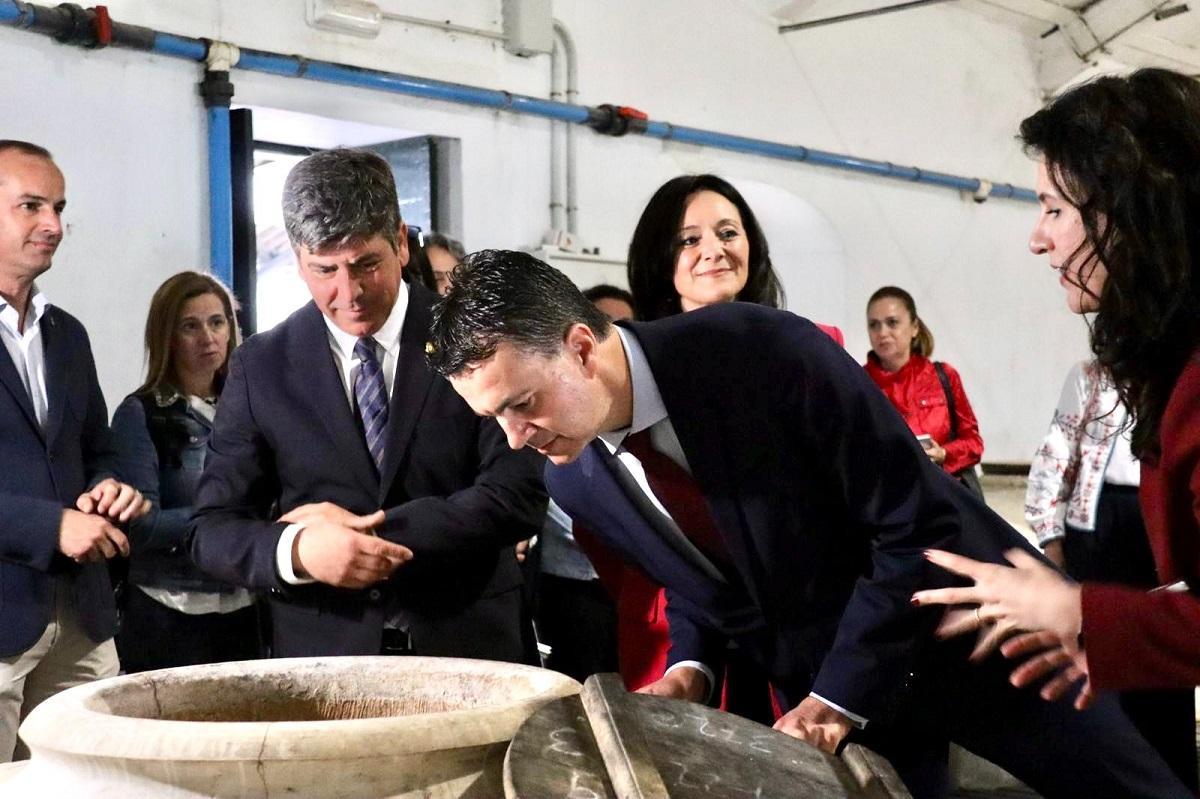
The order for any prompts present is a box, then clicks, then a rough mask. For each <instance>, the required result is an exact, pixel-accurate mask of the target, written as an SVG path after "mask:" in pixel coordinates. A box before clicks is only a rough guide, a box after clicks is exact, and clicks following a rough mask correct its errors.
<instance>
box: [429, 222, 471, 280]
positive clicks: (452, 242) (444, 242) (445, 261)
mask: <svg viewBox="0 0 1200 799" xmlns="http://www.w3.org/2000/svg"><path fill="white" fill-rule="evenodd" d="M425 254H426V255H427V256H428V257H429V263H430V264H431V265H432V267H433V280H434V285H433V286H432V287H431V288H433V289H434V291H436V292H437V293H438V294H445V293H446V292H447V291H448V290H449V288H450V275H451V273H452V272H454V267H456V266H458V265H459V263H460V262H462V259H463V258H466V257H467V251H466V250H465V249H463V246H462V243H461V242H460V241H459V240H458V239H452V238H450V237H449V236H447V235H445V234H443V233H430V234H429V235H427V236H426V237H425Z"/></svg>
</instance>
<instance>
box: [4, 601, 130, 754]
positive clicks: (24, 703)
mask: <svg viewBox="0 0 1200 799" xmlns="http://www.w3.org/2000/svg"><path fill="white" fill-rule="evenodd" d="M118 669H119V665H118V663H117V648H116V646H114V645H113V641H112V639H111V638H110V639H108V640H107V641H104V642H103V643H99V644H97V643H96V642H95V641H93V640H91V639H90V638H88V637H87V635H86V634H85V633H84V631H83V628H82V627H80V625H79V620H78V618H77V616H76V614H75V608H74V607H73V605H72V603H71V583H70V580H69V579H67V578H65V577H60V578H58V580H57V581H56V582H55V586H54V613H53V615H52V616H51V618H50V623H49V624H48V625H46V629H45V631H44V632H43V633H42V637H41V638H39V639H38V640H37V643H35V644H34V645H33V646H31V647H30V648H29V649H27V650H25V651H24V652H22V653H21V654H19V655H13V656H12V657H8V658H0V763H7V762H9V761H10V760H25V759H27V758H28V757H29V750H28V749H26V747H25V744H24V743H22V742H20V741H19V740H18V739H17V727H18V726H20V724H21V722H22V721H23V720H24V719H25V717H26V716H27V715H29V711H31V710H33V709H34V708H35V707H37V706H38V705H39V704H41V703H42V702H43V701H45V700H46V699H49V698H50V697H51V696H53V695H54V694H56V693H58V692H59V691H62V690H64V689H66V688H70V687H71V686H73V685H81V684H82V683H85V682H90V681H91V680H96V679H99V678H101V677H113V676H116V674H117V671H118Z"/></svg>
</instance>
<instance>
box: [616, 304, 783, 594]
mask: <svg viewBox="0 0 1200 799" xmlns="http://www.w3.org/2000/svg"><path fill="white" fill-rule="evenodd" d="M629 327H630V329H631V330H632V332H633V333H634V335H635V336H637V339H638V341H639V342H640V343H641V345H642V349H643V351H644V352H645V353H646V359H647V361H648V362H649V364H650V371H651V372H652V373H653V375H654V381H655V383H656V385H657V386H658V391H659V394H661V395H662V399H663V404H664V405H665V406H666V408H667V416H668V418H669V419H670V420H671V425H672V426H673V427H674V428H675V435H676V436H677V437H678V438H679V445H680V446H681V447H682V448H683V454H684V457H686V458H687V462H688V466H689V467H690V468H691V471H692V477H693V479H695V480H696V482H697V484H699V486H700V490H701V493H703V494H704V497H705V499H706V500H707V501H708V506H709V508H710V509H711V510H712V512H713V516H714V517H715V518H716V521H717V529H718V530H719V531H720V532H721V536H722V540H723V541H724V542H725V546H726V547H727V548H728V550H729V556H730V558H732V560H733V563H734V565H735V566H736V568H737V570H738V571H739V572H740V573H741V574H742V575H750V574H754V573H755V572H756V569H752V568H751V557H750V555H751V553H750V552H749V551H748V549H747V548H748V547H753V546H754V540H755V539H754V531H753V530H751V529H750V527H749V525H748V524H747V522H746V519H745V517H744V515H743V513H742V506H741V502H742V501H744V500H742V499H739V496H738V495H739V494H740V493H741V492H742V488H741V486H739V484H738V475H739V474H741V473H742V469H744V466H745V464H741V463H740V461H741V457H740V451H739V446H738V444H739V441H738V438H737V435H736V433H735V432H734V431H733V430H732V429H731V427H730V426H729V423H728V422H729V418H728V417H727V416H726V414H725V412H724V410H723V408H724V407H725V405H724V403H723V402H714V401H713V400H714V397H716V396H717V393H718V392H724V391H727V390H728V386H729V382H728V380H727V377H728V376H723V375H713V376H711V377H714V378H716V380H714V381H708V382H707V383H706V384H705V385H703V386H698V385H696V383H697V382H698V378H701V379H702V378H704V377H708V375H705V374H704V372H703V369H704V367H703V366H702V365H698V364H695V363H692V362H687V361H685V362H679V361H678V360H677V361H670V360H669V359H668V358H667V357H666V355H665V353H666V352H667V351H668V350H669V349H670V342H669V341H661V342H660V340H659V338H658V336H656V335H655V333H657V332H658V330H657V329H656V328H654V327H653V326H650V325H647V324H645V323H643V324H631V325H629ZM660 347H661V352H660ZM660 354H661V355H663V356H664V357H659V356H660ZM671 363H680V366H679V368H681V369H684V370H687V372H686V373H685V374H684V379H683V380H676V379H674V377H675V373H674V370H673V369H672V368H670V366H669V365H668V364H671ZM722 381H724V382H722ZM714 383H715V385H714ZM735 405H736V403H735ZM743 421H744V420H743ZM745 583H746V588H747V590H748V591H749V592H750V595H751V596H752V597H753V599H754V601H755V602H758V601H759V595H758V594H759V586H758V585H756V584H755V583H754V581H753V580H749V579H747V580H746V581H745Z"/></svg>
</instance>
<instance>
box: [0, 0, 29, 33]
mask: <svg viewBox="0 0 1200 799" xmlns="http://www.w3.org/2000/svg"><path fill="white" fill-rule="evenodd" d="M32 21H33V12H32V11H30V10H29V9H27V8H22V7H21V6H19V5H17V4H16V3H15V2H12V0H3V2H0V22H3V23H5V24H9V25H15V26H16V27H18V28H25V27H28V26H29V23H30V22H32Z"/></svg>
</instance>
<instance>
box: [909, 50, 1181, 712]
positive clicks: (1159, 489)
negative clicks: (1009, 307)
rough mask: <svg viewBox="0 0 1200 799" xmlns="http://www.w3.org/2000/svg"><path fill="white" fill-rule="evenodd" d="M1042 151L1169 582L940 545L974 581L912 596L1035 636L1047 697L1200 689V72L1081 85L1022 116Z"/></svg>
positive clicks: (1028, 677)
mask: <svg viewBox="0 0 1200 799" xmlns="http://www.w3.org/2000/svg"><path fill="white" fill-rule="evenodd" d="M1021 138H1022V139H1023V140H1024V142H1025V145H1026V147H1027V149H1028V150H1030V151H1032V152H1034V153H1036V154H1037V155H1039V156H1040V158H1041V161H1040V163H1039V165H1038V180H1037V190H1038V196H1039V199H1040V202H1041V213H1040V216H1039V218H1038V223H1037V226H1036V227H1035V228H1034V231H1033V236H1032V238H1031V240H1030V249H1032V250H1033V251H1034V252H1035V253H1037V254H1041V255H1045V256H1046V257H1047V259H1048V260H1049V262H1050V266H1051V267H1052V268H1053V269H1054V270H1055V271H1056V272H1057V273H1058V280H1059V284H1060V285H1061V286H1062V287H1063V289H1064V290H1065V291H1066V295H1067V296H1066V299H1067V306H1068V307H1069V308H1070V309H1071V311H1073V312H1075V313H1078V314H1084V313H1095V320H1094V322H1093V323H1092V325H1091V344H1092V351H1093V353H1094V354H1095V357H1096V361H1097V363H1098V364H1099V365H1100V366H1101V367H1102V368H1103V369H1105V370H1106V371H1107V373H1108V374H1109V375H1110V376H1111V378H1112V381H1113V383H1114V384H1115V386H1116V389H1117V392H1118V394H1119V396H1120V398H1121V401H1122V403H1123V404H1124V405H1125V407H1127V408H1128V409H1129V410H1130V412H1131V414H1132V416H1133V418H1134V420H1135V421H1134V423H1133V428H1132V435H1131V448H1132V450H1133V453H1134V454H1135V455H1136V456H1137V457H1138V459H1139V460H1140V461H1141V489H1140V498H1141V506H1142V514H1143V517H1144V519H1145V522H1146V530H1147V534H1148V536H1149V538H1150V545H1151V549H1152V550H1153V553H1154V560H1155V565H1156V567H1157V571H1158V579H1159V581H1160V582H1161V583H1162V584H1163V587H1162V588H1160V589H1156V590H1154V591H1150V592H1148V593H1147V592H1145V591H1142V590H1138V589H1136V588H1131V587H1126V586H1120V585H1111V584H1103V583H1090V582H1084V583H1083V584H1082V585H1079V584H1076V583H1074V582H1071V581H1070V580H1068V579H1066V578H1065V577H1063V576H1062V575H1061V574H1059V573H1058V572H1056V571H1054V570H1052V569H1050V568H1049V567H1047V566H1046V565H1044V564H1043V563H1042V562H1041V561H1038V560H1036V559H1034V558H1033V557H1031V556H1028V555H1023V554H1022V553H1013V554H1011V556H1010V561H1011V562H1012V564H1013V565H1014V566H1015V567H1016V568H1007V567H1004V566H995V565H985V564H980V563H977V562H975V561H971V560H967V559H964V558H960V557H955V556H953V555H949V554H947V553H942V552H932V553H930V555H929V557H930V559H931V560H932V561H934V562H935V563H938V564H940V565H943V566H945V567H947V568H949V569H951V570H952V571H955V572H957V573H959V574H962V575H964V576H966V577H969V578H972V579H973V580H974V582H975V584H974V585H973V586H971V587H968V588H950V589H942V590H937V591H922V592H918V593H917V594H916V595H915V596H914V598H913V601H914V603H920V604H926V603H935V602H936V603H945V604H963V603H966V604H969V605H974V606H976V608H977V609H976V610H970V611H968V612H966V613H961V612H960V614H959V616H958V621H959V623H957V624H956V623H954V620H953V619H952V618H951V615H953V612H951V615H948V617H947V619H948V620H947V622H946V623H944V624H943V628H944V631H945V632H946V633H953V632H958V631H964V630H965V629H967V628H969V627H971V626H973V624H972V622H971V620H972V618H975V619H978V618H979V617H982V619H983V620H984V622H986V623H991V624H996V625H999V628H1000V632H1003V631H1006V630H1013V631H1016V630H1021V631H1026V634H1024V635H1020V636H1018V637H1016V638H1014V639H1012V640H1010V641H1008V642H1006V643H1005V644H1004V647H1003V648H1004V651H1005V654H1007V655H1009V656H1012V657H1016V656H1020V655H1024V654H1029V653H1034V652H1036V653H1037V654H1036V655H1035V656H1034V657H1033V658H1032V659H1031V660H1029V661H1027V662H1026V663H1025V664H1023V665H1022V666H1021V667H1019V668H1018V669H1017V671H1016V672H1014V674H1013V680H1014V682H1016V683H1018V684H1028V683H1031V682H1033V681H1035V680H1039V679H1041V678H1044V677H1046V676H1048V675H1053V676H1051V678H1050V680H1049V681H1048V682H1046V683H1045V684H1044V685H1043V686H1042V688H1041V693H1042V696H1044V697H1046V698H1058V697H1060V696H1063V695H1065V694H1067V693H1068V692H1073V690H1074V687H1075V686H1076V685H1077V684H1079V683H1082V684H1083V689H1082V691H1081V692H1079V693H1078V695H1077V696H1076V698H1075V702H1076V705H1077V706H1080V707H1082V706H1085V705H1086V704H1088V703H1089V702H1090V700H1091V698H1092V697H1093V695H1094V693H1095V692H1096V691H1098V690H1103V689H1111V690H1126V689H1134V688H1172V687H1174V688H1185V687H1187V688H1190V687H1192V686H1195V685H1198V684H1200V634H1197V633H1198V631H1200V597H1198V596H1197V595H1196V593H1195V592H1196V588H1197V587H1198V586H1200V172H1198V171H1197V164H1200V84H1198V83H1197V82H1196V81H1195V80H1193V79H1192V78H1189V77H1186V76H1184V75H1181V74H1178V73H1175V72H1170V71H1167V70H1161V69H1143V70H1139V71H1137V72H1135V73H1133V74H1132V75H1129V76H1127V77H1105V78H1100V79H1098V80H1095V81H1093V82H1091V83H1087V84H1085V85H1082V86H1079V87H1077V88H1075V89H1072V90H1071V91H1069V92H1067V93H1066V94H1064V95H1062V96H1061V97H1059V98H1058V99H1057V100H1055V101H1054V102H1052V103H1051V104H1050V105H1049V106H1047V107H1046V108H1044V109H1043V110H1041V111H1039V112H1038V113H1036V114H1034V115H1033V116H1031V117H1029V118H1028V119H1026V120H1025V121H1024V122H1022V123H1021Z"/></svg>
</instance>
